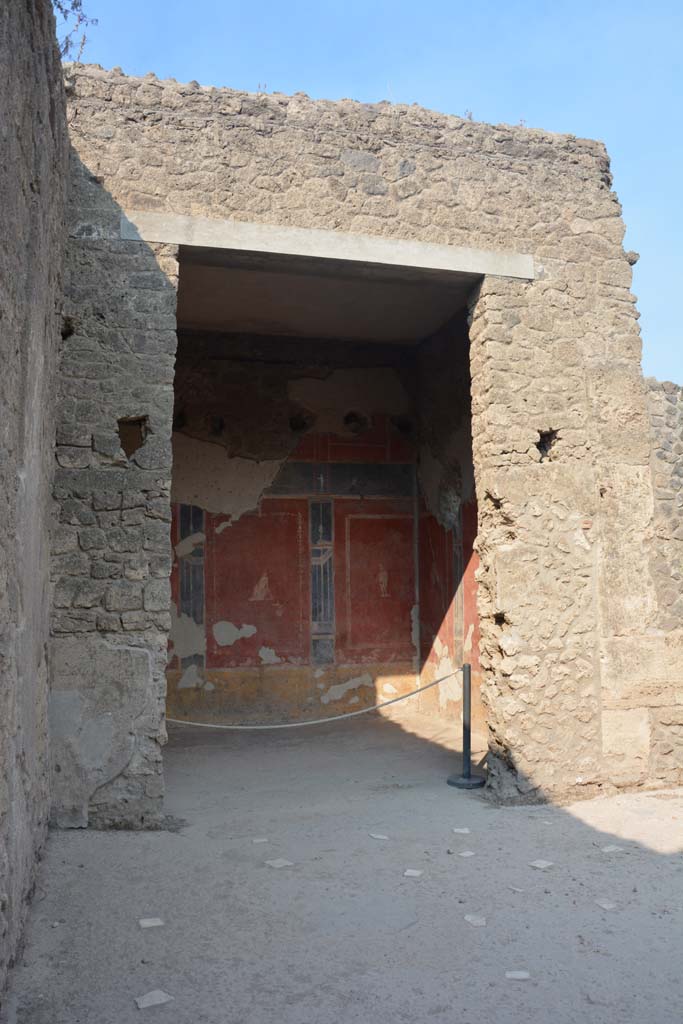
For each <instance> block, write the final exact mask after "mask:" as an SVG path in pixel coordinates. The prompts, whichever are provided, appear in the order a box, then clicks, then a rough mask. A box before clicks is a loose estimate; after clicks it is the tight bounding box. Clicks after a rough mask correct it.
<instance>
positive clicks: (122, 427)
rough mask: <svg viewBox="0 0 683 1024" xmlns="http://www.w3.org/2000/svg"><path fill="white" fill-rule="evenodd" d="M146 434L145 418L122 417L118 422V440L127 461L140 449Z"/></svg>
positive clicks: (146, 423) (147, 430) (147, 428)
mask: <svg viewBox="0 0 683 1024" xmlns="http://www.w3.org/2000/svg"><path fill="white" fill-rule="evenodd" d="M148 432H149V427H148V418H147V416H124V417H122V418H121V419H120V420H119V440H120V441H121V447H122V448H123V450H124V452H125V453H126V458H127V459H130V458H131V456H133V455H135V453H136V451H137V450H138V449H139V448H142V446H143V444H144V443H145V441H146V439H147V434H148Z"/></svg>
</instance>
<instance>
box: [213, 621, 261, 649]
mask: <svg viewBox="0 0 683 1024" xmlns="http://www.w3.org/2000/svg"><path fill="white" fill-rule="evenodd" d="M212 629H213V635H214V639H215V641H216V643H217V644H220V646H221V647H232V645H233V644H234V643H236V642H237V641H238V640H241V639H242V638H243V637H249V636H253V635H254V633H255V632H256V626H251V625H249V624H248V623H244V625H242V626H236V625H235V624H234V623H233V622H226V621H225V620H222V621H221V622H214V624H213V627H212Z"/></svg>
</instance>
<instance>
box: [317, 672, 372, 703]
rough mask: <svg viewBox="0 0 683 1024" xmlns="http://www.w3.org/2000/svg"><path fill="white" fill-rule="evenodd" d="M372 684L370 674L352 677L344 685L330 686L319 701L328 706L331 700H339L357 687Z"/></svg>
mask: <svg viewBox="0 0 683 1024" xmlns="http://www.w3.org/2000/svg"><path fill="white" fill-rule="evenodd" d="M372 682H373V680H372V676H371V675H370V673H369V672H365V673H364V674H363V675H362V676H354V677H353V679H349V680H347V682H345V683H337V685H336V686H331V687H330V688H329V690H328V691H327V693H324V694H323V695H322V696H321V698H320V700H321V702H322V703H323V704H329V703H330V701H333V700H341V699H342V697H343V696H344V694H346V693H348V692H349V690H356V689H358V687H359V686H372Z"/></svg>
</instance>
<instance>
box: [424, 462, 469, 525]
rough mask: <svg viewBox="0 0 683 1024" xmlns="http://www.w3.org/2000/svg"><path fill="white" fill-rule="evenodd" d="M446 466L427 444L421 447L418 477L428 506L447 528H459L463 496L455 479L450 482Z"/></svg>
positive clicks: (451, 473) (449, 474)
mask: <svg viewBox="0 0 683 1024" xmlns="http://www.w3.org/2000/svg"><path fill="white" fill-rule="evenodd" d="M452 475H453V471H451V472H450V473H448V472H447V469H446V467H445V466H444V465H443V464H442V463H441V462H440V461H439V460H438V459H436V458H435V457H434V455H433V454H432V452H431V450H430V448H428V447H427V445H422V447H421V448H420V461H419V465H418V477H419V481H420V490H421V491H422V494H423V496H424V500H425V503H426V505H427V508H428V509H429V511H430V512H431V513H432V515H433V516H435V517H436V519H437V521H438V522H439V523H440V525H441V526H443V528H444V529H445V530H457V529H458V527H459V525H460V505H461V503H462V497H461V494H460V493H459V489H458V488H456V486H455V481H452V482H450V483H449V481H448V479H447V477H448V476H452Z"/></svg>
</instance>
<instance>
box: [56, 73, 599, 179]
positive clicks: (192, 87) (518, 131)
mask: <svg viewBox="0 0 683 1024" xmlns="http://www.w3.org/2000/svg"><path fill="white" fill-rule="evenodd" d="M64 74H65V78H66V79H67V82H69V83H70V84H71V95H74V94H75V95H77V94H78V86H77V83H78V79H79V78H88V79H94V80H99V81H100V82H102V83H105V82H107V83H111V84H113V85H117V86H122V85H123V86H128V87H129V88H130V89H131V90H134V89H138V88H140V87H141V86H148V87H150V88H155V87H156V88H159V89H160V90H161V89H172V90H174V91H176V92H178V93H181V94H182V95H186V96H187V97H188V100H189V101H191V97H192V96H201V97H203V98H209V99H212V98H221V97H226V96H227V97H234V98H236V99H239V98H241V99H244V100H249V101H252V102H254V101H258V102H259V103H260V104H261V105H262V106H263V108H264V111H265V110H267V109H268V108H270V109H282V108H286V107H288V106H289V105H290V104H292V103H294V104H296V105H297V106H298V107H299V108H301V107H307V108H317V109H318V110H320V112H324V111H331V110H338V111H340V112H344V111H351V110H354V111H363V112H365V113H366V114H368V115H374V116H375V117H380V116H386V114H387V113H390V112H393V113H396V114H401V115H404V116H405V117H407V118H409V119H410V120H411V121H412V122H413V123H418V124H426V123H428V122H429V123H431V126H432V127H434V128H438V127H443V128H449V129H451V130H453V129H455V130H457V129H460V128H464V127H467V128H470V129H473V130H476V131H478V132H481V133H484V134H492V135H495V134H496V133H497V134H504V135H505V136H506V137H508V138H511V139H516V140H518V141H519V142H523V143H527V144H529V143H534V142H535V143H539V142H542V143H545V144H549V145H551V146H553V147H554V148H556V149H560V150H572V149H573V150H581V151H582V152H583V153H584V155H586V154H588V155H592V156H594V157H595V158H596V159H599V160H601V161H604V160H606V159H608V154H607V149H606V146H605V144H604V142H602V141H601V140H599V139H589V138H582V137H580V136H576V135H572V134H569V133H561V132H551V131H547V130H546V129H543V128H530V127H527V126H521V125H510V124H506V123H504V122H501V123H498V124H491V123H489V122H487V121H470V120H469V119H468V118H463V117H459V116H458V115H457V114H448V113H444V112H442V111H436V110H431V109H429V108H427V107H422V106H420V104H418V103H412V104H406V103H391V102H390V101H389V100H380V101H379V102H377V103H363V102H361V101H359V100H354V99H351V98H348V97H344V98H340V99H336V100H332V99H325V98H313V97H311V96H309V95H308V94H307V93H304V92H297V93H293V94H291V95H290V94H286V93H280V92H273V93H260V92H258V93H254V92H247V91H245V90H240V89H232V88H230V87H229V86H220V87H219V86H213V85H200V83H199V82H197V81H191V82H178V81H177V80H176V79H175V78H163V79H162V78H158V77H157V76H156V75H155V74H154V72H149V73H148V74H146V75H142V76H135V75H127V74H125V73H124V72H123V71H122V70H121V69H120V68H112V69H109V70H108V69H106V68H103V67H102V66H101V65H100V64H75V63H72V64H64ZM173 113H174V114H177V113H178V112H177V110H174V111H173Z"/></svg>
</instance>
